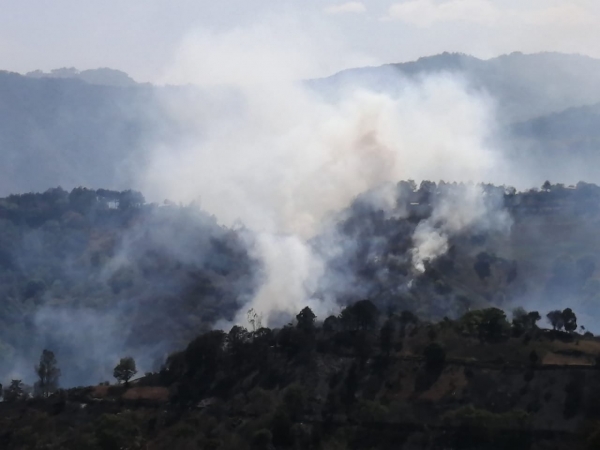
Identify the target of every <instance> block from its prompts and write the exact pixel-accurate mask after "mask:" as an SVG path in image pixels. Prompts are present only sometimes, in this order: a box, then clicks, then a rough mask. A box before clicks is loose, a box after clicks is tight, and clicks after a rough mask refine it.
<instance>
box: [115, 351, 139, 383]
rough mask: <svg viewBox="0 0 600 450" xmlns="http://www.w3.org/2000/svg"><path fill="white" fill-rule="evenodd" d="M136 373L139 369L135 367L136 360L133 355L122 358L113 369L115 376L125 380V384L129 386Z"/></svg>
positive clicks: (121, 380)
mask: <svg viewBox="0 0 600 450" xmlns="http://www.w3.org/2000/svg"><path fill="white" fill-rule="evenodd" d="M136 373H137V369H136V367H135V360H134V359H133V358H132V357H131V356H127V357H125V358H121V360H120V361H119V364H117V366H116V367H115V370H114V371H113V376H114V377H115V378H116V379H117V380H118V381H119V382H121V383H122V382H124V383H125V386H129V380H131V379H132V378H133V377H134V376H135V374H136Z"/></svg>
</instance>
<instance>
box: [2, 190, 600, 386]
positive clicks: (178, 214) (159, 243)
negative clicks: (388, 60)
mask: <svg viewBox="0 0 600 450" xmlns="http://www.w3.org/2000/svg"><path fill="white" fill-rule="evenodd" d="M392 187H393V189H394V192H395V205H394V207H393V208H392V209H386V210H383V209H381V208H380V206H379V205H378V203H377V202H374V201H372V199H371V196H372V195H373V193H365V194H364V195H361V196H359V197H358V198H357V199H356V200H355V201H354V202H353V203H352V205H351V206H350V207H349V208H347V209H346V210H344V211H341V212H339V213H338V214H337V215H336V216H335V220H333V221H332V222H331V224H330V225H329V226H327V227H325V228H324V229H323V230H322V232H321V233H319V234H318V235H316V236H315V237H313V238H312V240H311V241H310V245H311V246H312V247H313V248H314V251H315V252H316V253H317V254H320V255H321V256H322V258H323V260H324V261H325V262H326V263H327V267H326V271H325V273H324V274H323V275H322V276H321V279H320V280H319V282H318V284H317V289H316V291H315V292H308V293H307V296H308V297H311V298H313V299H320V298H328V299H330V300H331V299H333V301H334V304H336V305H339V306H338V307H335V308H333V309H332V311H331V313H336V309H339V308H341V307H343V306H344V305H347V304H350V303H353V302H356V301H358V300H361V299H364V298H369V299H370V300H371V301H372V302H373V303H374V304H375V305H376V306H377V308H379V309H380V310H381V311H387V310H389V309H390V310H391V309H399V310H407V311H411V312H413V313H415V314H417V315H419V317H421V318H422V319H423V320H430V321H439V320H442V319H443V318H444V317H448V318H451V319H456V318H458V317H461V316H462V315H464V314H465V313H466V312H468V311H470V310H473V309H482V308H487V307H492V306H495V307H498V308H502V309H503V310H505V311H510V310H512V309H513V308H515V307H518V306H523V307H525V308H528V309H536V310H541V311H546V310H554V309H560V310H563V309H565V308H567V307H570V308H572V309H573V310H576V311H577V314H578V317H579V323H580V324H582V325H584V326H586V327H588V328H589V329H591V330H592V331H596V330H595V329H594V326H595V325H594V323H595V319H596V318H597V309H596V306H595V305H596V304H597V302H598V295H599V292H600V289H598V286H599V284H600V281H599V272H600V268H599V267H598V265H597V261H596V257H595V255H596V254H597V253H598V246H599V245H600V241H599V239H598V237H597V232H596V230H597V227H598V220H599V219H600V216H599V215H598V205H599V204H600V188H599V187H597V186H595V185H592V184H586V183H580V184H578V185H577V186H571V187H565V186H562V185H552V184H550V183H546V184H544V186H542V187H541V188H540V189H539V190H538V189H534V190H531V191H526V192H517V191H515V190H514V189H512V188H506V187H495V186H490V185H487V186H481V189H483V191H484V192H486V194H485V195H486V198H488V199H489V201H492V200H493V204H494V208H497V209H498V210H500V211H502V212H504V213H507V214H508V217H509V219H510V221H509V227H508V228H503V229H495V228H489V227H481V226H480V224H478V223H473V224H472V225H471V226H469V227H465V228H464V229H461V230H460V231H459V232H457V233H456V234H453V235H451V236H449V238H448V246H447V251H445V252H444V253H443V254H442V255H440V256H439V257H437V258H434V259H431V260H426V261H425V266H424V268H423V269H422V270H417V269H416V268H415V267H414V258H413V256H414V239H415V230H417V229H418V227H419V225H420V224H423V223H425V222H426V221H430V220H431V219H432V212H433V211H435V210H436V207H437V206H436V205H438V204H439V202H440V201H441V200H442V199H445V198H447V197H448V195H449V193H453V198H454V200H458V201H461V195H466V192H467V191H466V190H465V189H467V188H468V185H461V184H456V183H453V184H451V183H444V182H440V183H437V184H436V183H432V182H422V183H421V184H420V186H417V185H416V184H415V183H414V182H404V181H403V182H399V183H398V184H397V185H395V186H392ZM465 201H466V199H465ZM440 220H441V219H440ZM432 226H434V227H436V226H443V224H441V223H438V224H435V223H434V224H433V225H432ZM342 244H343V245H342ZM253 245H254V244H253V234H252V232H251V231H250V230H247V229H245V228H244V227H243V226H239V227H237V228H235V229H229V228H226V227H223V226H220V225H219V224H218V223H217V222H216V220H215V219H214V218H213V217H211V216H210V215H208V214H207V213H205V212H203V211H202V210H201V209H200V208H198V207H197V206H194V205H191V206H177V205H174V204H172V203H169V202H166V203H165V204H162V205H157V204H148V203H145V200H144V198H143V196H142V194H141V193H139V192H135V191H122V192H118V191H109V190H103V189H99V190H90V189H86V188H75V189H73V190H72V191H71V192H66V191H64V190H62V189H60V188H56V189H50V190H48V191H46V192H44V193H41V194H33V193H32V194H23V195H12V196H9V197H6V198H4V199H0V268H1V271H0V295H1V298H2V307H1V309H0V324H1V326H0V354H1V355H2V360H3V362H4V364H3V365H2V376H3V379H4V381H7V379H8V378H10V377H19V378H25V379H26V380H30V379H31V378H33V374H32V373H31V371H30V367H31V365H32V361H35V360H36V358H37V355H38V354H39V352H40V351H41V350H42V349H43V348H50V349H52V350H53V351H55V352H56V354H57V355H59V356H60V358H61V360H62V365H63V369H64V372H63V376H62V379H61V380H62V381H61V382H62V385H63V386H66V387H69V386H73V385H80V384H90V383H94V382H98V381H102V380H104V379H106V378H108V377H109V376H110V374H111V371H112V367H113V365H114V361H115V360H117V359H118V358H120V357H122V356H123V355H127V354H132V355H135V356H136V359H137V361H138V366H139V367H140V368H142V369H143V370H156V369H158V368H159V367H160V365H161V364H162V363H163V362H164V359H165V357H166V355H167V354H168V353H169V352H171V351H173V350H174V349H176V348H179V347H181V346H183V345H184V344H185V343H186V342H188V341H189V340H190V339H192V338H193V337H194V336H196V335H197V334H198V333H200V332H203V331H207V330H210V329H211V328H213V327H214V325H215V324H216V323H223V322H227V321H231V320H233V319H234V317H235V316H236V314H237V313H238V311H239V310H240V309H242V308H244V306H245V305H246V304H247V303H248V301H249V300H250V299H251V298H252V297H253V296H254V294H255V293H256V291H257V288H258V287H259V286H260V284H261V283H262V281H263V280H264V277H265V273H264V271H263V267H262V262H261V260H260V259H259V257H258V255H257V254H256V252H255V251H254V249H253ZM331 248H335V249H336V251H335V252H330V249H331ZM308 297H307V299H308ZM269 312H270V311H256V314H258V315H265V316H266V315H267V314H268V313H269ZM291 319H293V316H290V315H285V314H284V315H280V316H279V318H278V320H277V321H274V322H272V323H269V326H280V325H283V324H285V323H287V321H289V320H291ZM84 337H85V338H84Z"/></svg>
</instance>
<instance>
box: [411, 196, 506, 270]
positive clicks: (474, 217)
mask: <svg viewBox="0 0 600 450" xmlns="http://www.w3.org/2000/svg"><path fill="white" fill-rule="evenodd" d="M502 200H503V199H502V198H498V197H497V194H496V193H495V192H491V193H486V192H485V191H484V189H483V187H482V186H481V185H478V186H475V185H465V186H464V187H463V188H461V189H456V188H455V189H452V190H450V191H448V192H446V193H445V194H443V195H442V196H441V197H440V198H439V199H438V200H437V201H436V204H434V207H433V211H432V214H431V216H430V217H428V218H427V219H426V220H423V221H422V222H420V223H419V225H417V228H416V229H415V232H414V234H413V241H414V249H413V251H412V260H413V264H414V266H415V268H416V269H417V270H418V271H420V272H422V271H424V270H425V263H426V262H427V261H431V260H434V259H436V258H438V257H440V256H442V255H443V254H445V253H446V252H447V251H448V246H449V242H448V239H449V238H450V237H451V236H454V235H457V234H458V233H460V232H464V231H467V230H471V231H475V232H481V231H488V232H504V233H508V232H509V230H510V225H511V222H512V219H511V217H510V214H509V213H508V212H507V211H506V210H505V209H503V207H502Z"/></svg>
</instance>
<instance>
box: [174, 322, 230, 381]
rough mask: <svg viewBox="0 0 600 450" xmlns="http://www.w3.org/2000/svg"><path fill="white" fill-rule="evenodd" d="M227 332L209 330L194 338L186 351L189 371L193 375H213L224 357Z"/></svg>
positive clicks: (185, 357)
mask: <svg viewBox="0 0 600 450" xmlns="http://www.w3.org/2000/svg"><path fill="white" fill-rule="evenodd" d="M226 336H227V335H226V334H225V333H224V332H223V331H220V330H213V331H209V332H208V333H205V334H202V335H201V336H198V337H197V338H196V339H194V340H193V341H192V342H190V344H189V345H188V346H187V348H186V349H185V352H184V359H185V363H186V368H187V373H188V375H189V376H191V377H195V376H199V375H212V374H213V373H214V371H215V370H216V368H217V366H218V364H219V362H220V361H221V360H222V358H223V355H224V353H223V344H224V343H225V338H226Z"/></svg>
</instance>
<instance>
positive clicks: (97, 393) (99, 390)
mask: <svg viewBox="0 0 600 450" xmlns="http://www.w3.org/2000/svg"><path fill="white" fill-rule="evenodd" d="M109 387H110V386H94V388H93V390H92V393H91V396H92V398H106V397H108V388H109Z"/></svg>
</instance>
